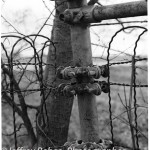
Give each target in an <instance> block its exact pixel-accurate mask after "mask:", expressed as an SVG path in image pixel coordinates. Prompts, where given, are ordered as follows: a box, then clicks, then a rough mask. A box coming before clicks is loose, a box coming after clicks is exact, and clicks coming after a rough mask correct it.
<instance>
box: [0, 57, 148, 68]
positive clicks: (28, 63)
mask: <svg viewBox="0 0 150 150" xmlns="http://www.w3.org/2000/svg"><path fill="white" fill-rule="evenodd" d="M146 60H148V58H146V57H145V58H139V59H135V62H138V61H146ZM129 63H132V60H129V61H119V62H114V63H109V66H113V65H123V64H129ZM40 64H41V63H31V62H18V63H15V62H14V63H13V66H19V65H33V66H35V65H40ZM2 65H6V66H9V65H10V63H3V64H2ZM42 65H43V66H45V65H52V66H53V64H49V63H44V62H42Z"/></svg>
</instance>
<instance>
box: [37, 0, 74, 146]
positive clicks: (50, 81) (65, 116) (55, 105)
mask: <svg viewBox="0 0 150 150" xmlns="http://www.w3.org/2000/svg"><path fill="white" fill-rule="evenodd" d="M62 2H63V1H61V2H57V5H59V7H57V10H56V16H55V19H54V25H53V29H52V36H51V40H52V42H54V44H55V47H54V46H53V45H52V44H51V45H50V48H49V52H48V56H47V63H48V64H52V65H47V66H46V68H45V74H44V82H45V84H46V85H47V86H55V85H56V86H58V85H59V84H61V83H66V81H64V80H60V79H58V78H56V67H58V66H66V65H71V64H70V63H71V62H72V50H71V39H70V38H71V36H70V26H69V25H67V24H65V23H63V22H62V21H60V20H59V14H60V13H61V12H63V11H64V10H65V9H67V4H66V2H65V3H62ZM46 94H47V93H46ZM72 105H73V97H71V98H67V97H65V96H58V95H55V94H52V93H51V94H50V95H49V96H48V98H47V100H46V109H47V115H48V122H47V123H46V126H45V127H42V130H43V131H44V132H45V133H46V134H47V136H48V138H46V136H45V135H44V134H43V133H41V131H40V130H39V133H40V135H38V147H42V148H44V147H50V146H51V147H52V146H53V145H52V144H51V142H50V140H51V141H52V142H53V144H54V145H55V146H62V145H63V144H64V143H65V142H66V141H67V136H68V128H69V122H70V115H71V110H72ZM43 109H45V108H43ZM44 118H45V120H46V111H45V113H44ZM41 120H42V119H41V117H39V122H40V124H42V121H41ZM49 139H50V140H49Z"/></svg>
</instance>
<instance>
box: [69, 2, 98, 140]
mask: <svg viewBox="0 0 150 150" xmlns="http://www.w3.org/2000/svg"><path fill="white" fill-rule="evenodd" d="M68 4H69V8H70V9H73V8H80V7H82V6H84V5H87V0H71V1H70V2H68ZM78 17H79V18H80V16H78ZM71 43H72V51H73V62H74V66H78V67H87V66H91V65H92V52H91V40H90V31H89V27H88V24H74V25H71ZM81 78H82V77H81ZM81 78H80V80H82V81H81V82H82V83H88V82H89V81H90V80H91V78H89V77H83V78H82V79H81ZM77 80H78V79H77ZM77 97H78V107H79V118H80V124H81V132H80V133H81V139H82V140H83V141H91V142H94V141H98V140H99V128H98V114H97V107H96V99H95V95H93V94H90V93H84V94H78V95H77Z"/></svg>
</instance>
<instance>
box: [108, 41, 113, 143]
mask: <svg viewBox="0 0 150 150" xmlns="http://www.w3.org/2000/svg"><path fill="white" fill-rule="evenodd" d="M109 44H110V43H109ZM109 47H110V45H109ZM109 56H110V53H109V48H108V50H107V65H108V80H107V82H108V84H110V69H109V65H110V64H109ZM108 98H109V119H110V127H111V130H110V131H111V140H112V143H113V144H114V133H113V123H112V110H111V95H110V88H109V91H108Z"/></svg>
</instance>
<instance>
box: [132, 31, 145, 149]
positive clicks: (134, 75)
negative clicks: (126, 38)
mask: <svg viewBox="0 0 150 150" xmlns="http://www.w3.org/2000/svg"><path fill="white" fill-rule="evenodd" d="M146 31H147V30H144V31H143V32H142V33H141V34H140V35H139V36H138V38H137V40H136V42H135V47H134V50H133V51H134V55H133V58H134V59H135V56H136V48H137V44H138V41H139V40H140V38H141V36H142V35H143V34H144V33H145V32H146ZM135 63H136V62H135V61H134V74H133V84H134V87H133V89H134V115H135V131H136V134H135V137H136V146H137V149H139V140H138V123H137V99H136V67H135Z"/></svg>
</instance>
